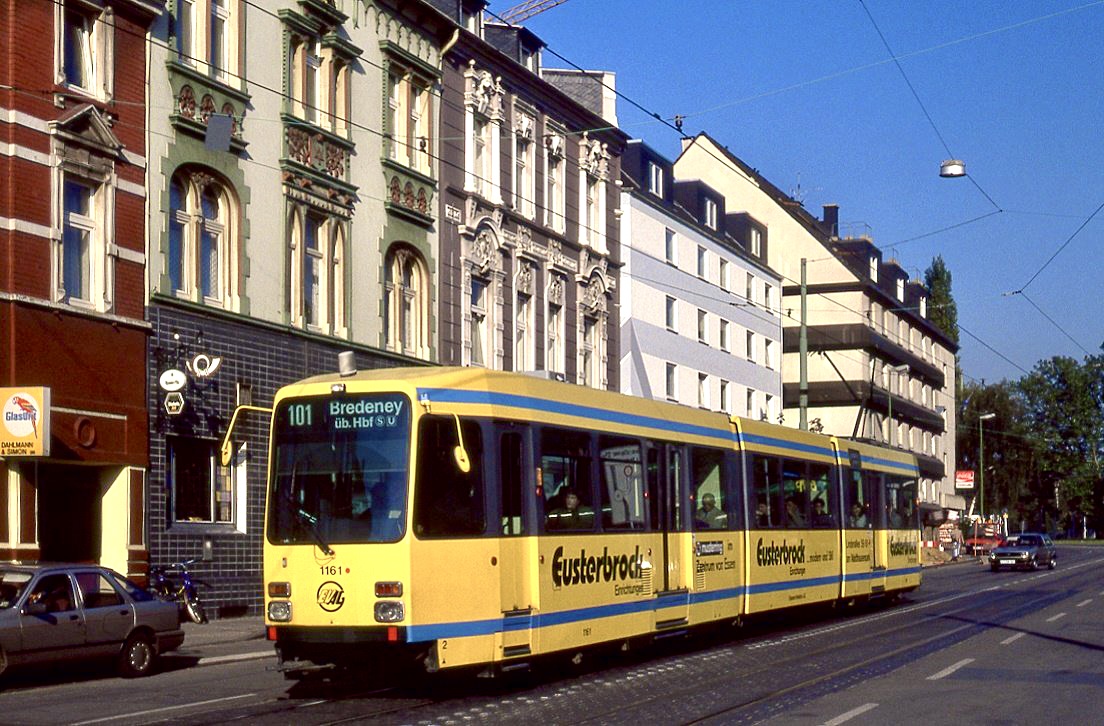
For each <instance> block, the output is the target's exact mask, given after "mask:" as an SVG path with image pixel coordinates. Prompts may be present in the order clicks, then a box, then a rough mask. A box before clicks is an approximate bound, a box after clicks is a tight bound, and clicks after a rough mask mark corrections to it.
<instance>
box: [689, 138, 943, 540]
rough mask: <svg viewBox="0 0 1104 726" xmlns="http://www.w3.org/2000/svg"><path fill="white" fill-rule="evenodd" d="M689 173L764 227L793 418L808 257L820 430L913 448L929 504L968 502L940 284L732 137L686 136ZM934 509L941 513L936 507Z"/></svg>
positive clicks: (811, 415)
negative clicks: (938, 303) (747, 153)
mask: <svg viewBox="0 0 1104 726" xmlns="http://www.w3.org/2000/svg"><path fill="white" fill-rule="evenodd" d="M675 172H676V174H678V175H679V176H681V177H686V178H689V177H692V178H699V179H703V180H705V181H706V182H708V183H709V184H710V185H712V186H713V187H714V188H715V189H717V190H718V191H719V192H720V193H721V194H722V195H723V197H724V200H725V204H726V206H727V208H728V209H734V208H738V209H746V210H747V211H748V213H749V214H750V215H752V216H753V217H754V218H755V219H757V220H759V221H760V223H761V224H762V227H763V238H762V240H761V244H762V253H763V257H764V261H765V263H766V264H767V265H769V267H770V269H774V270H778V271H779V273H781V277H782V284H783V288H782V296H781V297H782V303H781V307H782V325H783V327H784V342H785V355H784V356H783V361H782V378H783V380H784V391H785V394H784V397H785V422H786V424H787V425H793V426H796V425H797V424H798V421H799V416H800V409H799V398H800V390H799V381H800V373H799V371H800V354H799V344H798V340H799V330H800V324H801V320H800V310H801V303H800V281H801V263H802V260H805V262H806V284H807V287H806V292H807V296H808V298H807V299H808V301H809V302H808V314H807V320H806V324H807V330H808V351H809V355H808V356H807V366H808V374H807V380H808V401H809V403H808V408H807V416H808V421H809V424H810V428H813V429H815V430H822V431H823V432H824V433H827V434H832V435H836V436H845V437H854V438H865V439H869V440H873V441H877V442H880V443H885V444H888V445H891V446H898V447H901V448H905V449H908V450H910V451H911V452H913V453H914V454H916V456H917V458H918V460H919V465H920V481H919V487H918V489H919V495H920V505H921V508H922V509H925V510H928V511H930V512H933V513H935V512H942V510H945V509H957V510H961V509H962V508H963V500H962V497H960V496H958V495H956V494H955V493H954V462H955V436H954V433H955V406H954V391H955V353H956V350H957V347H956V345H955V344H954V342H953V341H952V340H951V339H950V338H948V336H947V335H946V334H945V333H944V332H943V331H941V330H940V329H939V328H938V327H937V326H936V325H935V324H934V323H932V322H931V320H929V319H928V305H929V293H928V290H927V289H925V288H924V286H923V284H922V283H920V282H917V281H914V280H909V278H908V274H907V273H906V272H905V270H904V269H902V268H901V266H900V265H898V264H897V263H896V262H895V261H893V260H890V261H884V260H883V259H882V253H881V250H879V249H878V248H877V247H875V246H874V244H873V243H872V242H871V240H870V239H869V238H867V237H858V238H853V237H849V236H847V237H843V238H841V237H840V236H839V220H838V209H837V208H836V207H835V206H826V207H825V215H824V219H817V218H816V217H814V216H813V215H811V214H809V213H808V212H807V211H806V210H805V209H804V208H803V207H802V206H801V204H800V203H799V202H797V201H796V200H794V199H792V198H790V197H789V196H788V195H786V194H785V193H783V192H782V191H781V190H779V189H778V188H777V187H775V186H774V185H773V184H771V183H770V182H769V181H768V180H766V179H765V178H763V177H762V176H761V175H760V174H759V173H758V172H756V171H755V170H754V169H752V168H751V167H749V166H748V165H747V164H745V163H744V162H743V161H741V160H740V159H738V158H737V157H735V156H733V155H732V153H731V152H729V151H728V150H727V149H726V148H725V147H724V146H723V145H721V144H718V143H717V142H715V141H714V140H713V139H711V138H710V137H709V136H708V135H705V134H701V135H699V136H697V137H695V138H692V139H685V140H684V142H683V152H682V155H681V156H680V157H679V158H678V160H677V161H676V162H675ZM934 518H938V515H936V516H935V517H934Z"/></svg>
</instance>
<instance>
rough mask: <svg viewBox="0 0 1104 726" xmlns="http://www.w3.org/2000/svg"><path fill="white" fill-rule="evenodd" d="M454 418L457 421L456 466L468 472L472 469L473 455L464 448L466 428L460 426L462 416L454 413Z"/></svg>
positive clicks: (453, 454)
mask: <svg viewBox="0 0 1104 726" xmlns="http://www.w3.org/2000/svg"><path fill="white" fill-rule="evenodd" d="M452 420H453V421H455V422H456V442H457V444H456V448H454V449H453V450H452V458H454V459H456V468H457V469H459V470H460V471H462V472H463V473H465V474H467V473H468V472H470V471H471V457H469V456H468V450H467V449H465V448H464V430H463V428H461V426H460V417H459V416H457V415H456V414H452Z"/></svg>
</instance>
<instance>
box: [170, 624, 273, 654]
mask: <svg viewBox="0 0 1104 726" xmlns="http://www.w3.org/2000/svg"><path fill="white" fill-rule="evenodd" d="M180 627H181V628H182V629H183V630H184V644H183V645H181V646H180V649H179V650H176V651H173V652H172V653H168V654H166V655H167V656H168V657H170V658H171V657H185V658H194V659H195V660H196V663H195V665H197V666H206V665H217V664H219V663H228V662H232V661H241V660H260V659H263V658H274V657H275V656H276V651H275V649H274V648H273V645H272V643H270V642H269V641H268V640H266V639H265V625H264V618H262V617H261V616H259V615H253V616H246V617H240V618H220V619H218V620H211V621H210V622H208V623H204V624H202V625H198V624H196V623H193V622H191V621H190V620H189V621H187V622H184V623H182V624H181V625H180Z"/></svg>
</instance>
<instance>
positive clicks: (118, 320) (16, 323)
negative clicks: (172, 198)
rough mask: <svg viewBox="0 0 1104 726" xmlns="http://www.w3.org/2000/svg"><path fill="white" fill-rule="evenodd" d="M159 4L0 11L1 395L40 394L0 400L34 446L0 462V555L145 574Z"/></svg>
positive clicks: (131, 1)
mask: <svg viewBox="0 0 1104 726" xmlns="http://www.w3.org/2000/svg"><path fill="white" fill-rule="evenodd" d="M162 9H163V7H162V3H161V2H158V1H157V0H105V1H104V2H98V3H79V2H69V1H68V0H65V1H61V0H59V1H58V2H51V3H28V2H22V1H21V0H5V1H4V2H2V3H0V14H2V15H3V17H4V18H5V19H7V21H8V22H5V23H4V24H3V25H2V26H0V56H2V57H3V63H2V64H0V66H2V70H0V121H2V123H0V134H2V135H3V148H4V152H3V153H2V154H0V178H2V179H3V181H2V182H0V186H2V187H3V188H4V193H3V194H2V195H0V259H2V260H3V262H0V330H2V331H3V332H2V333H0V339H2V341H3V350H4V353H3V354H0V387H5V388H7V387H14V388H15V389H16V390H17V391H19V390H26V387H32V388H39V387H41V388H45V389H49V399H48V400H46V399H45V398H43V400H38V401H31V400H30V399H28V398H27V397H26V396H23V395H20V394H18V393H16V394H11V392H10V391H9V392H8V393H9V394H11V395H5V396H4V397H3V398H4V400H0V407H3V408H4V410H5V411H8V410H9V407H10V406H13V405H16V406H20V407H21V409H20V410H21V411H22V412H24V413H27V414H28V415H30V416H32V421H33V425H32V428H33V431H34V434H35V436H40V437H42V439H44V440H43V441H42V443H43V444H44V445H45V451H44V452H43V455H36V456H19V455H15V456H11V455H8V452H4V453H3V454H0V457H2V458H0V552H2V553H3V556H4V557H7V558H13V559H30V560H34V559H47V560H73V561H82V562H99V563H102V564H104V565H108V566H110V567H113V568H115V569H117V570H118V571H120V572H124V573H127V572H129V573H139V572H143V571H144V568H145V562H146V559H147V540H146V520H145V505H144V501H145V493H146V488H147V469H146V467H147V462H148V456H147V451H148V450H147V439H146V429H147V426H148V424H147V420H148V416H147V412H146V405H145V400H144V399H145V393H144V387H143V385H142V381H143V380H144V378H145V368H146V339H147V336H148V334H149V325H148V323H147V322H146V321H145V320H144V317H143V311H144V304H145V283H144V281H145V272H146V263H147V258H146V231H145V214H144V210H145V206H146V189H145V185H144V179H145V170H146V166H147V164H148V161H149V156H148V151H147V148H146V125H145V124H146V121H145V112H146V104H147V98H146V71H147V67H146V52H145V50H146V39H147V33H148V31H149V29H150V26H151V23H153V22H154V20H155V18H156V17H157V16H158V15H159V14H160V13H161V12H162ZM47 426H48V429H47ZM47 432H48V433H47Z"/></svg>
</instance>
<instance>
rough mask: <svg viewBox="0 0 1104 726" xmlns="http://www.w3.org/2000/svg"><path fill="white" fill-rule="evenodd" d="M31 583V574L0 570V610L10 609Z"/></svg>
mask: <svg viewBox="0 0 1104 726" xmlns="http://www.w3.org/2000/svg"><path fill="white" fill-rule="evenodd" d="M30 581H31V573H29V572H23V571H21V570H0V609H7V608H10V607H11V606H12V605H15V603H16V601H17V600H19V596H20V595H22V594H23V589H24V588H26V587H27V583H28V582H30Z"/></svg>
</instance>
